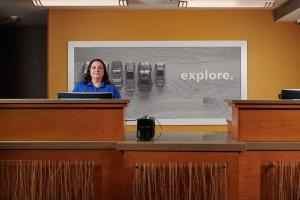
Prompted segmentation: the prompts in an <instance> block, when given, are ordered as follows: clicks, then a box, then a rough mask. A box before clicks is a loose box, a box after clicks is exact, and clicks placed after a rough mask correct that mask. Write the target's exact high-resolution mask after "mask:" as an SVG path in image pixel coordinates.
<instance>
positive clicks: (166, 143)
mask: <svg viewBox="0 0 300 200" xmlns="http://www.w3.org/2000/svg"><path fill="white" fill-rule="evenodd" d="M1 149H2V150H16V149H19V150H22V149H24V150H29V149H46V150H47V149H48V150H53V149H58V150H65V149H70V150H76V149H81V150H91V149H95V150H118V151H176V152H179V151H180V152H189V151H193V152H197V151H199V152H242V151H300V142H239V141H228V140H227V133H224V132H185V133H184V132H172V133H171V132H170V133H163V134H162V135H161V137H160V138H159V139H155V140H153V141H139V140H137V139H136V135H135V133H127V134H126V135H125V140H124V141H0V150H1Z"/></svg>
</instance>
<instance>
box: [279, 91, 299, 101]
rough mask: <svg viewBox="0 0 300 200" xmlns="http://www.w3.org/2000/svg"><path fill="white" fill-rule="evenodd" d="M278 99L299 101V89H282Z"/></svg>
mask: <svg viewBox="0 0 300 200" xmlns="http://www.w3.org/2000/svg"><path fill="white" fill-rule="evenodd" d="M280 99H297V100H300V89H282V90H281V94H280Z"/></svg>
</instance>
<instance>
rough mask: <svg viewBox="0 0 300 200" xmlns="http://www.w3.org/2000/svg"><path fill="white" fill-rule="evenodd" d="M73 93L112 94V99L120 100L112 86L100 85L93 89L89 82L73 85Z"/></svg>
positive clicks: (114, 87) (109, 84)
mask: <svg viewBox="0 0 300 200" xmlns="http://www.w3.org/2000/svg"><path fill="white" fill-rule="evenodd" d="M73 92H112V95H113V98H114V99H120V98H121V95H120V93H119V90H118V89H117V88H116V86H115V85H114V84H111V83H101V85H100V87H98V88H97V87H95V86H94V85H93V83H92V82H91V81H89V82H86V83H85V82H79V83H77V84H76V85H75V87H74V90H73Z"/></svg>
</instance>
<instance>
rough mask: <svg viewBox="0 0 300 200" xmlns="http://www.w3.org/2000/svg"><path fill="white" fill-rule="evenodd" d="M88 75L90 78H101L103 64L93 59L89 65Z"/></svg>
mask: <svg viewBox="0 0 300 200" xmlns="http://www.w3.org/2000/svg"><path fill="white" fill-rule="evenodd" d="M90 75H91V77H92V79H102V77H103V75H104V66H103V65H102V63H101V62H99V61H94V62H93V63H92V65H91V69H90Z"/></svg>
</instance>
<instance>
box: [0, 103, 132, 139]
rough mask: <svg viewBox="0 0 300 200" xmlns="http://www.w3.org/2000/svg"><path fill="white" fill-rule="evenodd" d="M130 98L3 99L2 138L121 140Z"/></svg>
mask: <svg viewBox="0 0 300 200" xmlns="http://www.w3.org/2000/svg"><path fill="white" fill-rule="evenodd" d="M128 102H129V100H127V99H117V100H111V99H110V100H46V99H44V100H21V99H20V100H16V99H14V100H9V99H7V100H0V133H1V135H0V141H16V140H18V141H25V140H27V141H43V140H45V141H49V140H54V141H62V140H63V141H65V140H67V141H74V140H77V141H82V140H84V141H85V140H87V141H105V140H113V141H120V140H123V138H124V108H125V107H126V106H127V104H128Z"/></svg>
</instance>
